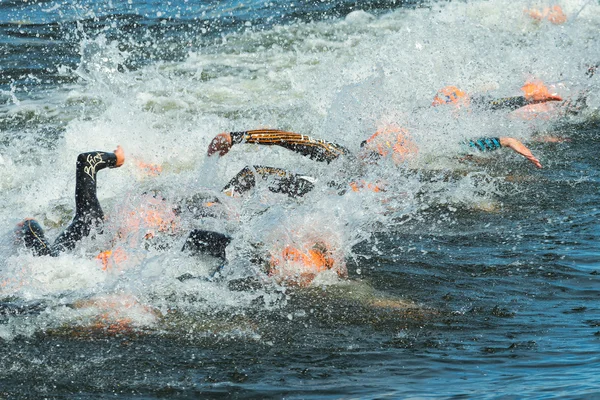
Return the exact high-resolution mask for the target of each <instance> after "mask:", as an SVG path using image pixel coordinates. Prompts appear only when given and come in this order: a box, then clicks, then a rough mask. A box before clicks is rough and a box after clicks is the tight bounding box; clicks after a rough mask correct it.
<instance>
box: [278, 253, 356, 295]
mask: <svg viewBox="0 0 600 400" xmlns="http://www.w3.org/2000/svg"><path fill="white" fill-rule="evenodd" d="M337 264H338V263H336V260H335V258H334V256H333V254H332V252H331V249H330V247H329V246H328V245H327V244H326V243H324V242H317V243H315V244H313V245H312V246H311V247H308V248H297V247H292V246H290V245H288V246H285V248H284V249H283V250H282V251H281V253H279V254H273V255H272V256H271V261H270V263H269V276H273V277H275V278H277V279H278V280H279V281H281V282H286V283H291V284H293V285H297V286H302V287H306V286H308V285H310V283H311V282H312V281H313V280H314V279H315V277H316V276H317V274H319V273H321V272H324V271H327V270H330V269H334V268H335V269H336V272H337V274H338V275H339V276H341V277H343V276H345V266H344V267H343V268H340V267H339V265H337Z"/></svg>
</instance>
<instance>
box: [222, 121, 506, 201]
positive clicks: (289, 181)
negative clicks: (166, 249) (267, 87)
mask: <svg viewBox="0 0 600 400" xmlns="http://www.w3.org/2000/svg"><path fill="white" fill-rule="evenodd" d="M229 134H230V135H231V143H232V145H235V144H242V143H253V144H260V145H268V146H281V147H283V148H286V149H288V150H292V151H294V152H296V153H299V154H301V155H303V156H306V157H309V158H310V159H312V160H315V161H319V162H326V163H328V164H329V163H330V162H332V161H334V160H336V159H338V158H340V157H342V156H344V157H348V156H350V157H352V153H351V152H350V151H349V150H348V149H346V148H345V147H343V146H340V145H338V144H336V143H331V142H328V141H325V140H322V139H314V138H312V137H310V136H307V135H301V134H298V133H293V132H286V131H280V130H275V129H262V130H251V131H243V132H230V133H229ZM366 144H367V141H366V140H365V141H363V142H362V143H361V147H364V146H365V145H366ZM467 144H468V146H469V147H471V148H474V149H476V150H479V151H493V150H497V149H499V148H500V147H502V146H501V145H500V139H499V138H480V139H477V140H470V141H468V142H467ZM380 157H381V156H380V155H379V153H377V152H375V151H374V152H373V154H372V156H370V158H371V159H376V158H380ZM258 178H260V179H262V180H263V181H267V182H268V186H267V187H268V189H269V190H270V191H272V192H274V193H283V194H287V195H288V196H290V197H302V196H304V195H305V194H307V193H308V192H310V191H311V190H312V189H313V188H314V186H315V185H314V181H315V180H314V178H311V177H308V176H305V175H301V174H296V173H293V172H290V171H286V170H284V169H281V168H274V167H265V166H259V165H255V166H253V167H249V166H247V167H245V168H244V169H242V170H241V171H240V172H238V173H237V174H236V175H235V176H234V177H233V179H231V180H230V181H229V183H227V185H225V187H224V188H223V192H225V193H227V194H229V195H235V194H237V195H242V194H244V193H246V192H248V191H250V190H251V189H252V188H254V187H255V186H256V183H257V179H258ZM347 183H350V181H349V182H347ZM329 186H331V187H336V188H338V189H341V191H340V193H344V190H343V187H344V186H345V184H344V183H340V182H330V183H329Z"/></svg>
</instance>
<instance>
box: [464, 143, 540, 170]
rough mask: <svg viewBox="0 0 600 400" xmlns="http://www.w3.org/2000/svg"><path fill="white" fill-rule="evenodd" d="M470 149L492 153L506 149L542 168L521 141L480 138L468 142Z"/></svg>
mask: <svg viewBox="0 0 600 400" xmlns="http://www.w3.org/2000/svg"><path fill="white" fill-rule="evenodd" d="M468 145H469V146H470V147H473V148H475V149H477V150H479V151H493V150H498V149H500V148H501V147H508V148H510V149H512V150H513V151H514V152H516V153H519V154H520V155H522V156H523V157H525V158H526V159H528V160H529V161H531V162H532V163H533V165H535V166H536V167H538V168H542V164H541V163H540V161H539V160H538V159H537V158H536V157H535V156H534V155H533V154H532V153H531V150H529V149H528V148H527V147H526V146H525V145H524V144H523V143H521V141H519V140H517V139H515V138H511V137H506V136H503V137H498V138H481V139H476V140H470V141H469V142H468Z"/></svg>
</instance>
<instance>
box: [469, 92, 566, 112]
mask: <svg viewBox="0 0 600 400" xmlns="http://www.w3.org/2000/svg"><path fill="white" fill-rule="evenodd" d="M472 101H473V104H475V105H476V106H479V107H481V108H483V109H486V110H492V111H497V110H508V111H514V110H517V109H519V108H521V107H525V106H528V105H531V104H539V103H546V102H548V101H562V98H561V97H559V96H552V95H550V96H545V97H543V98H533V97H526V96H514V97H503V98H500V99H491V100H490V99H489V98H486V97H476V98H474V99H473V100H472Z"/></svg>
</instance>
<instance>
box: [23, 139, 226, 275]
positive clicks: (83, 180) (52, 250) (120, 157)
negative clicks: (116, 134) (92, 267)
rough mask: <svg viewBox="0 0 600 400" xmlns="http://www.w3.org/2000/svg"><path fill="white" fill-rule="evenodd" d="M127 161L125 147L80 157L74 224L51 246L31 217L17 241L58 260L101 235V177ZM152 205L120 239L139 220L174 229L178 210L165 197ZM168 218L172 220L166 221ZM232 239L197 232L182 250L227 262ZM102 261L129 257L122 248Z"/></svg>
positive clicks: (135, 224)
mask: <svg viewBox="0 0 600 400" xmlns="http://www.w3.org/2000/svg"><path fill="white" fill-rule="evenodd" d="M124 162H125V152H124V150H123V148H122V147H121V146H118V147H117V149H116V150H115V151H114V152H113V153H110V152H101V151H93V152H88V153H82V154H80V155H79V156H78V157H77V163H76V173H75V175H76V181H75V217H74V218H73V221H72V222H71V224H70V225H69V226H68V227H67V228H66V229H65V230H64V231H63V232H62V233H61V234H60V235H59V236H58V237H57V238H56V240H55V241H54V243H50V242H49V241H48V239H46V237H45V234H44V230H43V229H42V227H41V226H40V224H39V223H38V222H37V221H36V220H34V219H31V218H28V219H25V220H24V221H23V222H21V223H19V224H18V226H17V230H16V234H17V238H18V239H19V240H20V241H21V242H22V243H23V245H24V246H25V247H26V248H27V249H30V250H31V251H32V252H33V254H34V255H36V256H52V257H57V256H58V255H60V254H61V253H63V252H65V251H69V250H73V249H74V248H75V246H76V245H77V243H78V242H80V241H81V240H82V239H84V238H86V237H88V236H89V235H90V233H91V232H92V231H93V230H96V231H97V232H101V231H102V229H103V226H104V222H105V218H104V212H103V210H102V207H101V206H100V202H99V201H98V197H97V187H96V180H97V174H98V172H99V171H101V170H103V169H105V168H118V167H120V166H122V165H123V164H124ZM149 202H150V204H149V206H148V207H144V206H142V207H141V209H140V210H137V212H135V213H133V214H134V215H133V216H132V218H133V219H134V221H133V222H132V221H128V222H129V224H128V226H127V227H123V228H122V229H120V230H119V233H118V235H119V236H126V232H125V231H126V230H132V229H139V228H140V227H141V224H140V221H138V220H137V219H135V217H139V218H142V219H144V220H145V221H144V222H145V225H144V227H145V226H146V225H155V228H156V231H157V232H158V231H166V230H169V231H170V230H172V229H173V228H172V220H171V219H172V217H173V216H174V215H175V211H176V210H175V209H174V207H169V206H168V204H166V202H165V200H164V199H162V198H160V199H157V198H153V199H150V200H149ZM163 209H167V210H166V212H161V211H164V210H163ZM139 218H138V219H139ZM165 218H168V219H169V220H167V221H166V220H165ZM130 219H131V218H130ZM131 225H133V226H131ZM154 235H155V232H154V231H151V232H146V233H145V236H144V238H145V239H152V238H153V237H154ZM230 240H231V238H229V237H228V236H226V235H223V234H220V233H217V232H210V231H203V230H193V231H192V232H191V233H190V234H189V236H188V239H187V240H186V242H185V244H184V246H183V249H182V250H184V251H188V252H190V253H193V254H197V253H202V254H208V255H211V256H213V257H217V258H223V259H224V258H225V247H226V246H227V245H228V244H229V241H230ZM98 259H99V260H100V261H102V263H103V264H104V267H105V268H106V267H107V266H109V265H110V263H111V262H116V263H119V262H122V261H124V260H126V259H127V255H126V254H125V253H124V251H123V249H122V248H121V247H119V248H116V249H114V251H113V250H107V251H105V252H102V253H100V255H99V256H98Z"/></svg>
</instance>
